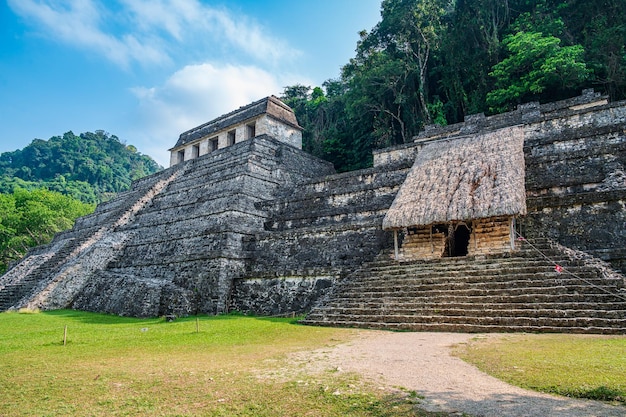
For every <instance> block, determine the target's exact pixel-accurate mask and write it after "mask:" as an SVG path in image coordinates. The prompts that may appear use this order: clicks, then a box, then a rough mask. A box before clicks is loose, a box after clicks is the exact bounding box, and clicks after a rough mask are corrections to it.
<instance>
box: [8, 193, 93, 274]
mask: <svg viewBox="0 0 626 417" xmlns="http://www.w3.org/2000/svg"><path fill="white" fill-rule="evenodd" d="M94 208H95V205H94V204H88V203H83V202H81V201H78V200H76V199H75V198H72V197H70V196H66V195H63V194H60V193H57V192H54V191H49V190H45V189H37V190H33V191H27V190H23V189H19V188H18V189H16V190H15V191H14V192H13V193H9V194H0V274H2V273H3V272H4V271H5V270H6V268H7V265H8V264H9V262H11V261H14V260H17V259H20V258H21V257H22V256H24V254H25V253H26V251H27V250H28V248H31V247H34V246H38V245H42V244H45V243H48V242H50V241H51V240H52V238H53V237H54V235H55V233H58V232H60V231H62V230H65V229H68V228H70V227H71V226H72V225H73V224H74V220H75V219H76V218H77V217H80V216H84V215H86V214H89V213H91V212H92V211H93V210H94Z"/></svg>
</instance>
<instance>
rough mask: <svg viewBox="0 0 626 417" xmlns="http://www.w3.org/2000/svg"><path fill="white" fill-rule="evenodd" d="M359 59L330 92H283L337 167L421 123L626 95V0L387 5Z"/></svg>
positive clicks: (315, 147)
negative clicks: (590, 93) (590, 94)
mask: <svg viewBox="0 0 626 417" xmlns="http://www.w3.org/2000/svg"><path fill="white" fill-rule="evenodd" d="M360 35H361V38H360V40H359V42H358V44H357V46H356V55H355V57H354V58H352V59H351V60H350V62H349V63H347V64H346V65H345V66H344V67H343V68H342V71H341V76H340V77H339V78H338V79H333V80H328V81H326V82H324V83H323V85H322V86H321V87H315V88H311V87H309V86H303V85H294V86H289V87H286V88H285V90H284V92H283V97H282V98H283V100H285V102H286V103H287V104H289V105H290V106H291V107H292V108H294V110H295V112H296V116H297V117H298V121H299V122H300V124H301V125H302V126H303V127H304V128H305V131H304V137H303V142H304V147H305V149H306V150H307V151H309V152H312V153H313V154H314V155H316V156H319V157H321V158H324V159H326V160H329V161H331V162H333V163H334V164H335V167H336V168H337V169H338V170H340V171H347V170H352V169H355V168H362V167H365V166H368V165H369V164H370V163H371V150H372V149H375V148H381V147H386V146H390V145H396V144H401V143H405V142H408V141H411V138H412V137H413V136H414V135H416V134H417V133H418V132H419V131H420V130H421V129H423V127H424V125H427V124H432V123H436V124H447V123H456V122H459V121H462V120H463V117H464V115H467V114H474V113H481V112H484V113H487V114H490V113H496V112H502V111H506V110H513V109H515V107H516V105H517V104H520V103H524V102H529V101H540V102H549V101H555V100H559V99H563V98H567V97H572V96H576V95H579V94H580V92H581V90H582V89H583V88H594V89H595V90H596V91H600V92H602V93H605V94H607V95H609V97H610V98H611V99H612V100H621V99H624V98H626V47H625V45H626V7H624V1H623V0H588V1H571V0H383V1H382V3H381V20H380V22H379V23H378V24H377V25H376V26H375V27H374V28H373V29H372V30H370V31H363V32H361V34H360Z"/></svg>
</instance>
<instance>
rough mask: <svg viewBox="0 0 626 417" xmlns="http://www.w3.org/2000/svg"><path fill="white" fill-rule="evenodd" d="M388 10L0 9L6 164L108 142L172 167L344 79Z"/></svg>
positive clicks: (150, 5)
mask: <svg viewBox="0 0 626 417" xmlns="http://www.w3.org/2000/svg"><path fill="white" fill-rule="evenodd" d="M379 18H380V0H256V1H255V0H230V1H225V0H223V1H208V0H205V1H201V0H6V1H5V0H0V42H1V43H0V152H5V151H13V150H15V149H19V148H23V147H24V146H26V145H27V144H28V143H30V142H31V141H32V140H33V139H34V138H39V139H49V138H50V137H51V136H56V135H62V134H63V133H65V132H67V131H70V130H71V131H73V132H74V133H75V134H79V133H82V132H86V131H95V130H98V129H102V130H105V131H107V132H109V133H111V134H114V135H117V136H118V137H119V138H120V139H121V140H122V141H124V142H126V143H128V144H133V145H135V146H136V147H137V148H138V150H139V151H140V152H142V153H144V154H147V155H150V156H152V157H153V158H155V159H156V160H157V162H159V163H160V164H161V165H163V166H167V164H168V161H169V157H168V153H167V149H168V148H170V147H172V146H173V145H174V143H175V142H176V140H177V138H178V135H179V134H180V133H181V132H183V131H185V130H187V129H190V128H192V127H194V126H197V125H199V124H201V123H204V122H206V121H209V120H211V119H213V118H215V117H217V116H219V115H221V114H224V113H226V112H229V111H231V110H234V109H236V108H237V107H239V106H242V105H245V104H247V103H250V102H252V101H254V100H258V99H260V98H263V97H265V96H268V95H270V94H275V95H279V94H280V93H281V92H282V90H283V87H285V86H288V85H294V84H303V85H310V86H316V85H321V84H322V82H324V81H325V80H327V79H330V78H336V77H337V76H338V75H339V71H340V68H341V66H342V65H344V64H346V63H348V61H349V59H350V58H352V57H353V56H354V50H355V47H356V43H357V40H358V32H359V31H361V30H369V29H371V28H372V27H373V26H374V25H375V24H376V23H377V22H378V21H379Z"/></svg>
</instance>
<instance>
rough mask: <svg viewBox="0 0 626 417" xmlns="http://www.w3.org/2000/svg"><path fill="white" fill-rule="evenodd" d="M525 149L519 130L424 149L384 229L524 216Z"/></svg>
mask: <svg viewBox="0 0 626 417" xmlns="http://www.w3.org/2000/svg"><path fill="white" fill-rule="evenodd" d="M523 146H524V131H523V129H522V127H521V126H513V127H506V128H502V129H498V130H495V131H492V132H485V133H480V134H475V135H472V136H464V137H457V138H453V139H445V140H438V141H434V142H431V143H427V144H425V145H424V147H423V148H422V149H421V150H420V151H419V152H418V154H417V157H416V159H415V163H414V164H413V167H412V168H411V171H410V172H409V174H408V176H407V178H406V180H405V182H404V184H403V185H402V186H401V187H400V191H399V192H398V194H397V195H396V198H395V200H394V201H393V204H392V205H391V207H390V208H389V210H388V212H387V215H386V216H385V218H384V220H383V229H397V228H403V227H410V226H426V225H430V224H433V223H445V222H450V221H461V220H471V219H480V218H488V217H496V216H509V215H511V216H513V215H518V214H520V215H524V214H526V189H525V186H524V172H525V166H524V151H523Z"/></svg>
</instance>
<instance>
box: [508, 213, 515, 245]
mask: <svg viewBox="0 0 626 417" xmlns="http://www.w3.org/2000/svg"><path fill="white" fill-rule="evenodd" d="M509 237H510V239H511V251H514V250H515V217H511V225H510V227H509Z"/></svg>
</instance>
